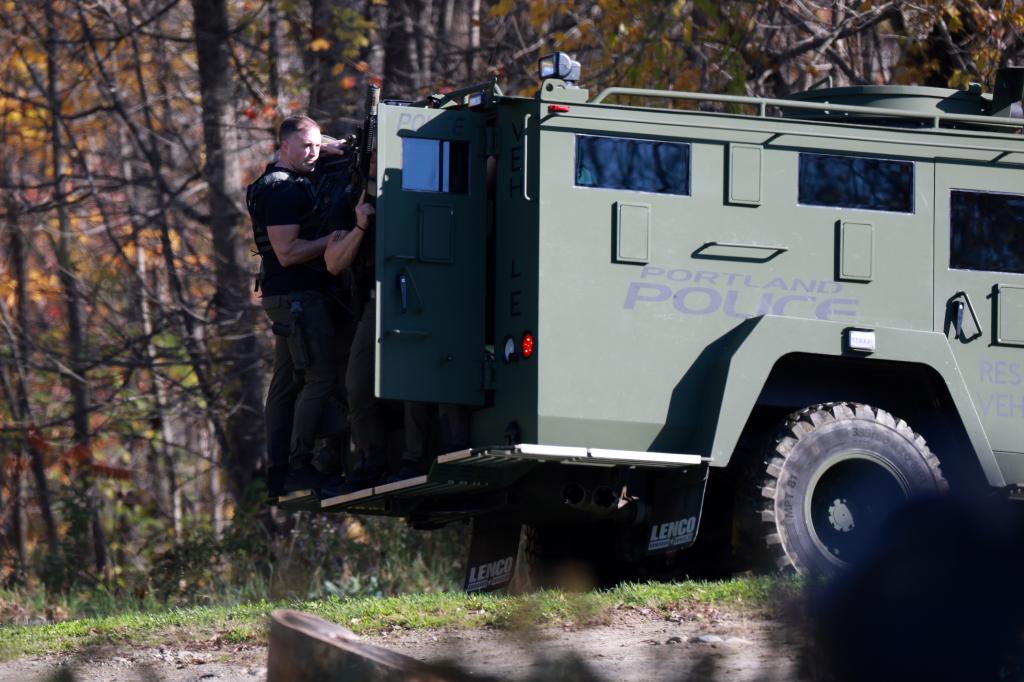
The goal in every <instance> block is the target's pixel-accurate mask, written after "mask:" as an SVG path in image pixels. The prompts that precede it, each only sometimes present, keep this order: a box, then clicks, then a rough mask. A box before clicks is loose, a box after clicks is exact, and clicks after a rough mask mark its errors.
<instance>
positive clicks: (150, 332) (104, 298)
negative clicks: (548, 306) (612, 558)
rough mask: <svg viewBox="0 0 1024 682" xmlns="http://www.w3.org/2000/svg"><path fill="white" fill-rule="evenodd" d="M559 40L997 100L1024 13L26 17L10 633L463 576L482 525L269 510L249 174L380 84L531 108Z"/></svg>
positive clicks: (156, 2) (0, 553) (401, 587)
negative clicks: (469, 93) (493, 93)
mask: <svg viewBox="0 0 1024 682" xmlns="http://www.w3.org/2000/svg"><path fill="white" fill-rule="evenodd" d="M556 50H561V51H565V52H569V53H571V54H572V55H574V56H575V57H576V58H577V59H578V60H579V61H580V62H581V63H582V65H583V67H582V68H583V84H584V85H586V86H588V87H590V88H592V89H594V88H597V89H600V88H602V87H605V86H611V85H621V86H635V87H658V88H671V89H676V90H700V91H705V92H719V93H730V94H745V95H762V96H769V97H785V96H786V95H788V94H790V93H793V92H796V91H799V90H803V89H807V88H808V87H811V86H812V85H815V84H817V83H819V82H822V81H824V80H826V79H829V78H831V79H832V82H833V83H834V84H835V85H837V86H839V85H849V84H883V83H904V84H919V85H931V86H939V87H965V86H967V85H968V84H969V83H970V82H975V81H976V82H980V83H983V84H985V85H986V89H988V90H990V89H991V87H992V85H993V79H994V75H995V71H996V69H997V68H998V67H1000V66H1005V65H1024V3H1022V2H1020V0H1017V1H1003V2H997V1H990V2H967V1H963V0H918V1H917V2H878V1H872V0H865V1H864V2H854V1H849V0H837V1H833V2H824V1H817V0H803V1H800V0H798V1H795V2H791V1H787V2H782V1H776V0H762V1H759V2H742V1H740V2H721V1H720V2H715V1H713V0H686V1H682V0H680V1H672V0H618V1H612V0H566V1H565V2H553V1H550V2H549V1H546V0H522V1H519V2H516V1H514V0H189V1H187V0H26V1H22V2H15V1H13V0H7V1H0V63H2V65H3V70H2V73H3V75H4V77H3V79H0V148H2V149H3V154H2V158H0V187H2V190H3V191H2V193H0V622H2V621H4V620H5V619H11V618H16V617H17V616H18V613H19V610H22V611H23V610H24V609H25V608H26V606H25V604H26V603H29V602H32V603H36V604H40V603H44V604H50V605H51V611H50V616H51V617H52V618H59V617H60V613H59V612H60V610H61V608H63V607H59V606H58V607H53V606H52V604H55V603H58V602H59V603H63V604H65V605H67V604H73V605H75V610H76V611H81V610H85V611H89V610H92V609H100V608H102V606H101V605H102V603H103V602H104V599H111V600H114V601H116V602H118V603H121V602H123V600H125V599H128V600H136V601H138V602H141V603H143V604H150V603H155V602H159V603H175V604H177V603H191V602H197V601H199V602H201V601H209V600H218V599H228V600H234V599H245V598H262V597H268V596H269V597H277V596H288V595H294V596H316V595H320V594H326V593H330V594H337V595H354V594H366V593H370V594H373V593H392V592H399V591H411V590H438V589H446V588H450V587H453V586H455V585H456V582H457V580H458V577H459V575H460V572H461V567H460V562H461V560H462V559H461V549H462V547H463V544H464V541H465V536H466V531H465V528H464V527H457V528H451V529H448V530H447V531H445V532H441V533H429V534H428V533H414V532H413V531H411V530H407V529H406V528H405V527H404V526H402V525H401V523H400V522H394V521H386V520H362V521H358V520H355V519H353V518H351V517H347V516H344V515H338V516H331V517H322V516H310V515H308V514H301V513H292V514H286V513H280V512H278V513H271V512H270V511H268V510H267V509H266V508H263V507H261V505H260V499H261V496H260V486H261V485H262V484H261V478H260V477H261V472H262V471H263V469H264V467H265V462H264V459H265V458H264V454H263V453H264V449H265V445H264V439H263V419H262V405H263V398H264V392H265V390H266V385H267V379H268V373H269V360H270V349H271V347H272V337H271V335H270V332H269V330H268V328H267V323H266V320H265V319H264V316H263V315H262V313H261V311H260V309H259V305H258V298H257V295H256V294H254V293H253V275H254V273H255V271H256V270H257V269H258V259H257V258H256V257H254V254H253V248H252V238H251V231H250V229H249V225H248V219H247V216H246V213H245V209H244V199H243V193H244V187H245V185H246V184H247V183H249V182H251V181H252V180H253V179H254V178H255V177H256V176H257V175H258V174H259V173H260V172H261V170H262V168H263V166H264V165H265V163H266V162H267V161H268V159H269V158H270V156H271V154H272V153H273V149H274V142H273V137H274V135H273V131H274V130H275V128H276V126H277V124H278V123H279V122H280V120H281V119H282V118H283V117H284V116H287V115H290V114H294V113H308V114H309V115H311V116H313V117H314V118H316V119H317V120H319V121H320V122H321V124H322V125H323V128H324V131H325V132H327V133H330V134H334V135H344V134H346V133H349V132H352V131H353V130H354V128H355V127H356V126H357V125H359V123H360V122H361V116H362V106H363V104H362V102H363V98H364V93H365V88H366V86H367V85H368V84H369V83H379V84H382V87H383V94H384V96H385V97H392V98H419V97H422V96H425V95H427V94H430V93H431V92H441V91H444V90H445V89H452V88H456V87H461V86H464V85H467V84H471V83H474V82H481V81H486V80H489V79H490V78H492V77H497V79H498V82H499V84H500V85H501V87H502V88H503V90H504V92H505V93H507V94H521V95H532V94H533V92H534V91H535V89H536V87H537V85H538V82H537V80H536V76H535V69H536V60H537V58H538V57H539V56H541V55H543V54H547V53H550V52H553V51H556ZM62 600H63V601H62ZM54 609H56V614H55V613H54Z"/></svg>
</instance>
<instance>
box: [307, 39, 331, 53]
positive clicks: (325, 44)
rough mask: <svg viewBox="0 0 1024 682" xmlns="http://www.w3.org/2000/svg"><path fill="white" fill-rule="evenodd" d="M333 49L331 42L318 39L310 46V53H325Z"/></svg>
mask: <svg viewBox="0 0 1024 682" xmlns="http://www.w3.org/2000/svg"><path fill="white" fill-rule="evenodd" d="M329 49H331V42H330V41H329V40H327V39H326V38H316V39H314V40H313V41H312V42H311V43H310V44H309V51H310V52H324V51H326V50H329Z"/></svg>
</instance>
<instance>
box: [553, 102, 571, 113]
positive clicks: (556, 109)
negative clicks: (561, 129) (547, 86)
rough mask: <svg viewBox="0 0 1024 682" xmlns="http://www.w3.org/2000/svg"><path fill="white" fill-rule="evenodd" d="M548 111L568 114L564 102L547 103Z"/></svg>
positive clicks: (567, 108)
mask: <svg viewBox="0 0 1024 682" xmlns="http://www.w3.org/2000/svg"><path fill="white" fill-rule="evenodd" d="M548 113H549V114H568V113H569V107H568V106H566V105H565V104H549V105H548Z"/></svg>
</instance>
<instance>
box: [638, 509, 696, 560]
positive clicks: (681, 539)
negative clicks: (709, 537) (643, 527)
mask: <svg viewBox="0 0 1024 682" xmlns="http://www.w3.org/2000/svg"><path fill="white" fill-rule="evenodd" d="M696 532H697V517H696V516H691V517H689V518H685V519H679V520H678V521H669V522H668V523H661V524H657V525H654V526H651V535H650V542H649V543H648V545H647V551H649V552H650V551H653V550H656V549H665V548H667V547H677V546H679V545H686V544H689V543H691V542H692V541H693V535H694V533H696Z"/></svg>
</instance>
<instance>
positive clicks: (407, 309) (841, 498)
mask: <svg viewBox="0 0 1024 682" xmlns="http://www.w3.org/2000/svg"><path fill="white" fill-rule="evenodd" d="M540 66H541V77H542V79H543V80H542V84H541V86H540V89H539V92H538V93H537V96H536V97H535V98H532V99H531V98H523V97H508V96H503V95H502V94H501V92H500V90H499V89H498V88H497V87H496V86H495V85H494V84H485V85H482V86H474V87H469V88H465V89H463V90H456V91H454V92H450V93H447V94H444V95H438V96H434V97H432V98H430V99H428V100H426V101H424V102H418V103H408V102H383V103H381V104H380V105H379V107H378V110H377V130H378V136H379V137H378V147H377V149H378V164H377V168H378V171H377V187H378V198H377V216H378V222H377V228H376V229H377V241H376V248H377V253H376V258H377V262H376V276H377V283H376V294H375V298H376V305H377V337H378V346H377V355H376V381H377V385H376V390H377V395H378V396H379V397H381V398H384V399H392V400H400V401H425V402H429V403H439V404H448V405H460V406H465V408H466V409H468V410H470V411H471V424H472V430H471V432H472V438H471V447H468V448H465V449H461V450H457V451H453V452H443V453H441V454H440V456H438V457H437V458H436V460H434V462H433V464H432V465H431V467H430V470H429V472H428V473H427V474H426V475H424V476H420V477H417V478H413V479H409V480H406V481H400V482H397V483H390V484H387V485H382V486H378V487H375V488H371V489H367V490H363V491H357V492H354V493H351V494H348V495H343V496H340V497H334V498H331V499H326V500H323V501H322V502H321V506H322V508H323V509H324V510H328V511H348V512H352V513H363V514H387V515H395V516H401V517H405V518H407V519H409V521H410V522H411V523H412V524H413V525H414V526H417V527H423V528H430V527H437V526H440V525H443V524H445V523H449V522H452V521H456V520H466V519H472V520H473V524H474V526H473V535H474V541H473V547H472V548H471V552H470V556H471V559H470V562H469V571H468V576H467V583H466V588H467V589H468V590H481V589H492V588H495V587H500V586H502V585H504V584H506V583H507V582H508V580H509V578H510V577H511V575H512V573H513V570H514V564H515V562H516V557H517V556H521V555H522V552H521V550H517V547H518V545H519V542H520V538H521V537H522V538H527V539H528V540H529V542H530V543H531V551H532V552H534V553H535V554H536V556H539V557H541V558H542V559H546V560H549V562H553V561H555V560H559V559H566V558H572V559H576V560H583V561H586V562H588V563H590V564H591V565H592V566H594V567H595V570H598V571H599V572H600V571H614V570H619V569H622V568H623V567H633V568H636V569H641V568H642V567H644V566H653V565H658V564H659V562H661V563H662V564H664V562H665V561H668V559H667V557H668V558H671V557H675V558H677V559H678V558H680V557H681V558H685V557H686V555H687V553H688V552H694V553H695V556H696V555H697V554H699V553H700V550H701V547H702V546H707V547H719V548H721V547H726V548H728V549H729V552H733V551H735V552H739V553H741V554H742V555H745V556H748V557H751V558H753V559H756V560H758V561H761V562H768V565H770V566H774V567H778V568H792V569H796V570H797V571H800V572H817V571H830V570H834V569H836V568H839V567H842V566H843V565H845V564H847V563H849V562H852V561H855V560H856V559H857V557H858V555H859V554H860V553H862V552H864V551H865V547H866V546H868V544H869V543H870V540H871V537H872V535H873V533H874V532H875V531H876V530H877V529H878V527H879V525H880V524H882V523H884V521H885V519H886V516H887V515H888V514H889V513H891V512H892V510H893V509H895V508H896V507H897V506H899V505H900V504H902V503H904V502H905V501H906V500H908V499H911V498H914V497H915V496H919V495H929V494H935V493H942V492H945V491H947V490H951V491H953V492H958V491H960V492H964V493H966V494H986V493H990V492H993V491H997V492H999V493H1000V494H1004V495H1008V496H1010V497H1022V496H1024V495H1022V491H1024V487H1022V486H1024V137H1022V135H1021V128H1022V126H1024V120H1022V119H1021V96H1022V94H1024V69H1022V68H1006V69H1002V70H1001V71H1000V72H999V75H998V79H997V81H996V84H995V89H994V92H993V93H992V94H984V93H982V91H981V88H980V86H972V87H971V88H969V89H967V90H963V91H954V90H944V89H937V88H924V87H903V86H899V87H897V86H884V87H883V86H864V87H846V88H823V89H814V90H811V91H808V92H804V93H801V94H798V95H795V96H793V97H792V98H789V99H761V98H752V97H736V96H724V95H710V94H699V93H686V92H675V91H658V90H636V89H626V88H610V89H607V90H605V91H603V92H601V93H599V94H597V95H596V96H593V97H592V96H591V95H590V93H589V92H588V91H587V90H586V89H584V88H581V87H578V86H577V81H578V80H579V65H578V64H576V63H575V62H573V61H572V60H571V59H569V58H568V57H567V56H566V55H562V54H558V55H554V56H552V57H549V58H545V59H543V60H541V65H540ZM522 527H525V528H528V529H529V533H522V534H521V533H520V528H522ZM698 536H700V538H701V539H700V541H698ZM695 543H696V546H694V547H692V548H691V546H692V545H694V544H695Z"/></svg>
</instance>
